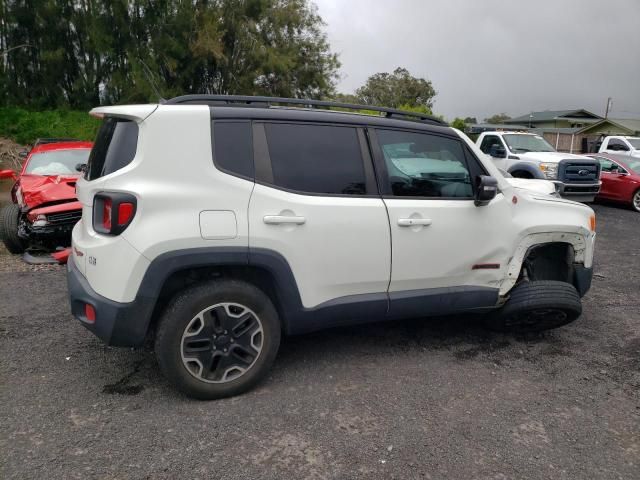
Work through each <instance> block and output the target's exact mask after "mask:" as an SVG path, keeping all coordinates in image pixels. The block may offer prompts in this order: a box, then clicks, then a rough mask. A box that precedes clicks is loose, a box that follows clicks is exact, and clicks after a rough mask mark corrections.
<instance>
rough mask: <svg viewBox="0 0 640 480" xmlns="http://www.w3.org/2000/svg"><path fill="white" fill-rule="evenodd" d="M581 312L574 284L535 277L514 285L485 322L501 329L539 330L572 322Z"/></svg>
mask: <svg viewBox="0 0 640 480" xmlns="http://www.w3.org/2000/svg"><path fill="white" fill-rule="evenodd" d="M581 313H582V303H581V302H580V296H579V295H578V292H577V290H576V289H575V287H574V286H573V285H570V284H568V283H566V282H559V281H555V280H538V281H533V282H523V283H521V284H519V285H517V286H516V287H514V288H513V289H512V290H511V292H510V293H509V300H508V301H507V303H506V304H505V305H504V306H503V307H502V308H500V309H499V310H496V311H495V312H492V313H490V314H489V315H488V316H487V318H486V319H485V323H486V325H487V326H488V327H489V328H490V329H492V330H496V331H500V332H514V333H529V332H541V331H544V330H551V329H553V328H558V327H561V326H563V325H566V324H568V323H571V322H573V321H574V320H575V319H576V318H578V317H579V316H580V314H581Z"/></svg>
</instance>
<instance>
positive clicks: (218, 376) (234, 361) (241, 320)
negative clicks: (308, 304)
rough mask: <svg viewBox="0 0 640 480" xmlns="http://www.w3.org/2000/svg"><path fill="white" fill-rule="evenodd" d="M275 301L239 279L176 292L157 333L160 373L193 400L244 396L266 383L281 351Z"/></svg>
mask: <svg viewBox="0 0 640 480" xmlns="http://www.w3.org/2000/svg"><path fill="white" fill-rule="evenodd" d="M280 334H281V328H280V322H279V319H278V314H277V312H276V309H275V308H274V306H273V304H272V303H271V300H269V298H268V297H267V296H266V295H265V293H264V292H262V290H260V289H259V288H257V287H256V286H254V285H252V284H249V283H246V282H243V281H239V280H212V281H208V282H204V283H201V284H198V285H195V286H193V287H190V288H188V289H186V290H184V291H183V292H181V293H178V294H177V295H176V296H175V297H174V298H173V300H172V301H171V302H170V304H169V306H168V307H167V308H166V310H165V311H164V314H163V315H162V318H161V320H160V325H159V327H158V330H157V332H156V340H155V352H156V357H157V359H158V364H159V366H160V370H161V371H162V373H163V374H164V375H165V377H166V378H167V379H168V380H169V382H170V383H171V384H173V386H175V387H176V388H177V389H178V390H180V391H181V392H183V393H185V394H186V395H187V396H189V397H193V398H197V399H201V400H213V399H217V398H223V397H229V396H233V395H238V394H240V393H244V392H246V391H247V390H249V389H251V388H252V387H254V386H255V385H256V384H257V383H258V382H259V381H260V380H262V379H263V378H264V377H265V376H266V374H267V372H268V371H269V369H270V368H271V365H272V364H273V361H274V360H275V357H276V354H277V353H278V348H279V346H280Z"/></svg>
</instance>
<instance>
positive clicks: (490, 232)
mask: <svg viewBox="0 0 640 480" xmlns="http://www.w3.org/2000/svg"><path fill="white" fill-rule="evenodd" d="M275 105H279V106H275ZM294 105H297V106H299V107H302V108H292V106H294ZM287 106H288V107H287ZM311 107H326V108H327V109H330V108H333V107H340V108H341V109H343V110H345V109H360V108H366V109H367V110H374V111H377V112H379V113H381V115H380V116H377V115H361V114H354V113H345V112H344V111H340V112H338V111H330V110H319V109H313V108H311ZM92 114H93V115H95V116H98V117H101V118H103V124H102V127H101V128H100V131H99V133H98V136H97V139H96V142H95V146H94V148H93V150H92V152H91V156H90V158H89V162H88V165H87V166H86V168H85V175H84V177H85V178H84V179H81V180H79V181H78V183H77V192H78V198H79V200H80V201H81V202H82V204H83V214H82V221H80V222H79V223H78V224H77V225H76V227H75V229H74V230H73V254H72V256H71V258H70V259H69V271H68V285H69V295H70V300H71V307H72V311H73V314H74V316H76V317H77V318H78V319H79V320H80V321H81V322H82V324H83V325H84V326H85V327H87V328H88V329H89V330H91V331H92V332H93V333H95V334H96V335H97V336H98V337H100V338H101V339H102V340H103V341H105V342H107V343H108V344H110V345H118V346H139V345H141V344H143V343H144V341H145V339H146V338H147V337H148V336H150V335H151V334H152V333H153V334H154V336H153V337H152V338H155V352H156V354H157V357H158V363H159V365H160V368H161V369H162V371H163V373H164V374H165V376H166V377H167V378H168V379H169V380H170V381H171V383H172V384H174V385H175V386H176V387H177V388H179V389H180V390H182V391H183V392H185V393H187V394H188V395H190V396H193V397H197V398H205V399H209V398H218V397H223V396H228V395H234V394H237V393H240V392H243V391H245V390H247V389H249V388H250V387H251V386H253V385H254V384H255V383H256V382H258V381H259V380H260V378H262V377H264V376H265V374H266V372H267V371H268V369H269V367H270V365H271V363H272V362H273V360H274V358H275V356H276V353H277V351H278V346H279V343H280V337H281V334H282V333H284V334H297V333H302V332H308V331H312V330H317V329H321V328H326V327H331V326H336V325H345V324H351V323H359V322H372V321H378V320H394V319H401V318H407V317H426V316H430V315H438V316H440V315H451V314H463V313H471V312H473V313H482V314H483V318H484V320H485V321H486V322H487V323H488V324H489V326H490V327H492V328H499V329H513V330H539V329H545V328H554V327H557V326H560V325H564V324H566V323H568V322H571V321H572V320H574V319H575V318H577V317H578V316H579V315H580V313H581V303H580V297H581V296H582V295H584V294H585V293H586V291H587V290H588V289H589V286H590V283H591V272H592V270H591V262H592V258H593V246H594V240H595V233H594V230H595V217H594V214H593V211H592V210H591V209H590V208H589V207H587V206H585V205H581V204H579V203H575V202H571V201H567V200H563V199H560V198H557V197H554V196H551V195H546V194H544V193H540V192H535V191H532V190H527V189H524V188H518V187H516V186H513V185H511V184H510V183H509V182H508V181H507V180H506V179H505V178H504V177H503V176H502V175H501V174H500V172H499V171H498V169H497V168H496V167H495V166H494V165H493V164H492V162H491V161H489V160H487V158H486V157H485V156H484V155H483V154H482V153H481V152H480V151H479V150H478V149H477V147H476V146H475V145H474V144H473V143H472V142H471V141H470V140H469V139H468V138H467V137H466V136H465V135H464V134H461V133H460V132H458V131H457V130H454V129H451V128H449V127H447V126H446V124H444V123H443V122H441V121H440V120H438V119H435V118H431V117H427V116H424V115H419V114H412V113H408V112H401V111H397V110H391V109H386V108H376V107H370V106H367V107H362V106H354V105H345V104H335V103H329V102H320V101H313V100H293V99H278V98H267V97H233V96H206V95H205V96H185V97H178V98H175V99H173V100H169V101H167V102H165V103H163V104H160V105H134V106H114V107H100V108H96V109H94V110H93V111H92Z"/></svg>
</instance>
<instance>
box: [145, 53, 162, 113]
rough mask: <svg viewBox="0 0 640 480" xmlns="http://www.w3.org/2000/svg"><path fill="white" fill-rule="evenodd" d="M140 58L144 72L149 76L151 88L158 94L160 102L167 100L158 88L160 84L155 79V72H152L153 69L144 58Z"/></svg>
mask: <svg viewBox="0 0 640 480" xmlns="http://www.w3.org/2000/svg"><path fill="white" fill-rule="evenodd" d="M138 60H140V63H141V64H142V66H143V67H144V68H143V69H142V71H143V72H144V74H145V76H146V77H147V81H148V82H149V84H150V85H151V88H153V91H154V93H155V94H156V95H157V96H158V103H164V102H166V100H165V99H164V98H163V97H162V95H161V94H160V90H158V85H157V84H156V82H155V81H154V80H153V73H152V72H151V69H150V68H149V67H148V66H147V64H146V63H144V60H142V58H140V57H138Z"/></svg>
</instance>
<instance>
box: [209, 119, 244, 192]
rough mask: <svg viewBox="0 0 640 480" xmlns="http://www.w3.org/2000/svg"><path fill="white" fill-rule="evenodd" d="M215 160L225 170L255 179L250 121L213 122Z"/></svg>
mask: <svg viewBox="0 0 640 480" xmlns="http://www.w3.org/2000/svg"><path fill="white" fill-rule="evenodd" d="M213 161H214V163H215V165H216V167H218V168H219V169H220V170H222V171H224V172H227V173H230V174H232V175H238V176H240V177H245V178H249V179H251V180H253V172H254V168H253V148H252V140H251V123H250V122H223V121H215V122H213Z"/></svg>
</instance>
